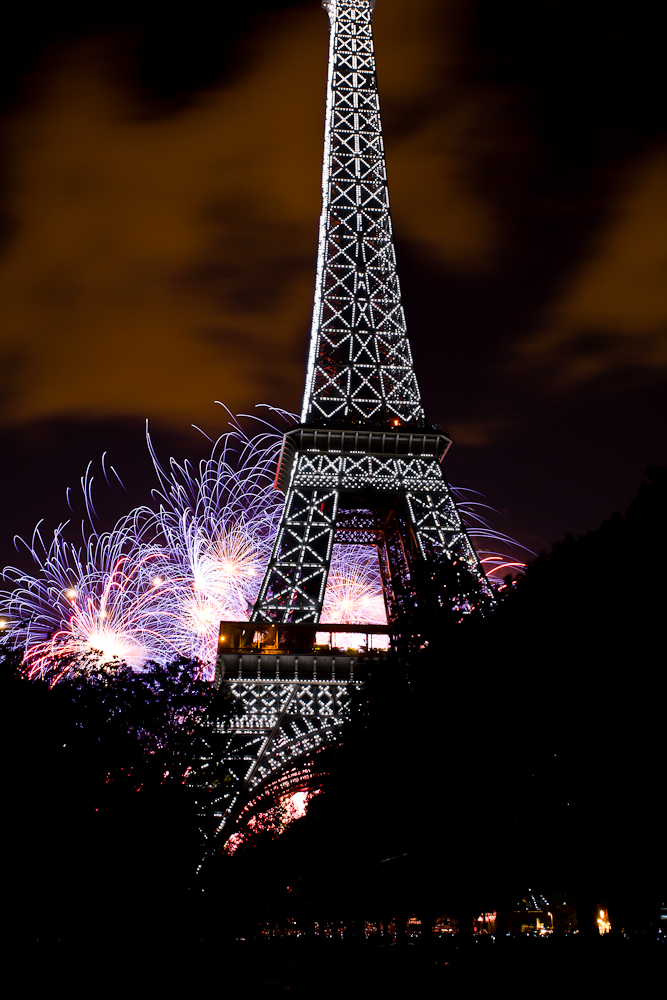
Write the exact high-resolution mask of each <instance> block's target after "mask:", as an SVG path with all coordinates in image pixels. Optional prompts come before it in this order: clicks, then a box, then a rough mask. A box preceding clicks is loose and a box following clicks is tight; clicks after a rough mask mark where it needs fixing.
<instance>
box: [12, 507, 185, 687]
mask: <svg viewBox="0 0 667 1000" xmlns="http://www.w3.org/2000/svg"><path fill="white" fill-rule="evenodd" d="M66 526H67V525H66V524H62V525H60V526H59V527H58V528H57V529H56V531H55V532H54V535H53V539H52V541H51V542H50V544H49V545H46V543H45V542H44V540H43V538H42V535H41V533H40V530H39V525H38V526H37V528H36V529H35V531H34V533H33V536H32V539H31V542H30V543H27V542H23V540H22V539H20V540H19V542H21V543H22V544H23V545H24V546H25V547H26V548H27V550H28V553H29V555H30V556H31V558H32V560H33V563H34V564H35V565H36V567H37V574H36V575H31V574H27V573H23V572H22V571H21V570H18V569H15V568H14V567H7V568H6V569H5V571H4V574H3V576H4V578H5V580H8V581H10V582H12V583H13V584H14V587H13V589H12V590H11V591H9V592H8V593H5V594H3V595H2V596H3V597H4V598H5V600H4V602H3V603H4V605H5V607H6V608H7V611H8V616H7V617H8V619H9V622H10V624H11V626H12V628H11V632H10V633H9V635H8V639H9V642H10V645H11V646H12V647H14V648H20V649H22V650H23V651H25V656H24V665H25V667H26V668H27V671H28V673H29V675H30V676H37V675H40V676H45V675H47V674H49V675H51V676H53V678H54V680H57V679H59V677H60V676H61V675H62V672H66V670H67V665H68V663H71V661H72V658H74V657H77V656H81V655H86V654H91V653H94V652H97V653H98V654H99V662H112V661H114V660H118V661H124V662H126V663H127V664H129V665H130V666H133V667H139V666H141V665H142V664H143V663H145V662H146V660H149V659H153V660H163V659H164V658H165V656H166V655H169V652H168V651H167V650H166V649H165V645H164V642H163V640H162V637H161V635H160V630H159V610H158V608H157V606H156V602H155V593H154V588H152V587H151V586H150V585H149V586H146V578H147V577H148V576H149V575H150V564H151V561H152V553H151V552H150V550H149V549H148V548H147V547H145V548H144V549H143V550H142V551H141V552H139V551H137V549H136V545H135V544H134V539H133V537H132V533H131V531H129V530H128V524H127V522H126V521H121V522H119V523H118V524H117V525H116V526H115V528H114V529H113V531H110V532H107V533H104V534H101V535H98V534H96V533H94V532H93V531H89V532H88V531H86V529H85V528H84V537H83V544H82V545H80V546H76V545H72V544H71V543H70V542H68V541H67V540H66V539H65V537H64V534H63V532H64V529H65V528H66ZM170 652H171V657H172V658H173V655H174V654H173V651H170Z"/></svg>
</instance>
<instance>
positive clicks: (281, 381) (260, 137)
mask: <svg viewBox="0 0 667 1000" xmlns="http://www.w3.org/2000/svg"><path fill="white" fill-rule="evenodd" d="M422 8H423V9H421V8H420V13H419V17H415V16H414V11H411V10H410V7H409V5H406V4H405V3H402V2H399V0H384V3H383V6H382V11H381V13H378V15H377V17H376V22H377V49H378V62H379V67H380V70H379V76H380V83H381V87H382V91H383V102H384V106H385V109H386V108H387V107H389V108H391V107H392V103H393V102H395V107H394V110H393V111H390V112H389V115H388V117H389V119H390V121H391V122H393V124H392V125H391V127H390V129H389V130H388V135H389V140H388V159H389V172H390V183H391V185H392V191H393V193H394V196H395V197H394V212H395V227H396V229H397V230H399V231H400V233H401V236H402V238H404V239H407V240H411V241H413V242H415V243H418V244H419V245H420V246H421V247H422V248H423V251H424V252H425V253H427V254H430V255H432V256H434V257H435V258H437V259H439V260H441V261H444V262H448V263H450V264H454V265H456V266H459V267H477V266H478V265H479V262H480V261H481V260H483V259H484V258H485V255H486V254H487V253H488V250H489V247H490V245H491V244H492V242H493V225H492V223H491V221H490V215H489V213H488V211H487V210H486V208H485V206H484V205H483V204H482V203H481V202H480V201H479V199H478V198H477V197H476V196H475V195H474V194H473V193H472V192H471V191H470V190H469V189H468V187H467V185H466V182H465V176H466V158H465V155H464V153H463V147H464V145H465V143H464V141H463V135H464V133H465V130H466V128H467V123H468V122H469V120H470V114H469V112H468V110H466V108H465V107H463V106H461V105H460V104H457V102H456V101H453V102H452V103H451V106H448V108H449V109H448V110H446V111H443V110H442V107H441V105H440V104H439V103H438V101H437V100H435V97H434V96H433V95H434V94H435V92H436V90H437V87H438V86H439V85H440V84H439V83H438V81H439V80H440V79H441V76H442V73H443V72H444V73H445V75H446V73H447V59H448V58H449V56H448V55H447V52H443V51H442V50H441V48H440V47H439V45H438V40H437V38H431V34H432V27H433V25H432V22H433V23H434V19H435V18H436V15H437V13H438V8H439V4H438V3H436V2H435V0H425V3H424V4H423V5H422ZM258 23H259V28H258V30H257V31H256V32H255V34H254V35H253V36H252V39H251V43H250V44H251V48H250V50H249V51H247V52H245V53H244V62H243V67H244V68H243V70H242V71H239V72H238V73H237V75H236V77H235V78H234V79H233V80H232V82H231V83H229V84H227V85H225V86H223V85H220V86H219V87H217V88H211V89H209V90H208V91H206V92H203V93H201V94H200V95H199V97H198V99H197V100H196V101H195V102H194V103H192V104H191V105H190V106H188V107H185V108H181V109H180V110H179V111H177V112H175V113H173V114H171V115H170V116H169V117H148V116H147V115H146V114H145V113H144V110H145V109H144V108H143V107H142V105H141V103H140V101H139V99H138V98H137V97H136V95H135V94H134V93H132V92H131V91H130V89H129V88H128V87H127V85H126V83H125V82H124V81H123V79H122V72H120V70H119V67H121V68H122V65H123V62H124V60H125V59H126V50H127V47H128V46H129V45H130V41H129V40H128V39H125V38H122V37H120V38H116V39H114V40H109V39H108V38H107V39H103V38H88V39H84V40H82V41H79V42H77V43H73V44H70V45H67V46H61V47H56V48H53V49H52V50H51V51H50V53H49V55H48V61H47V62H46V63H45V64H44V65H43V66H42V67H41V70H40V74H39V77H36V78H35V79H33V80H32V81H31V82H30V93H29V95H28V96H27V97H26V98H25V100H24V104H23V106H22V110H21V112H20V114H19V113H16V115H15V118H14V119H13V120H12V121H10V122H9V124H8V126H7V132H8V135H9V151H10V175H11V190H10V199H9V204H8V212H9V216H10V218H11V222H12V230H11V238H10V239H9V241H8V243H7V245H6V248H5V252H4V256H3V257H2V258H0V297H1V299H2V301H3V313H2V318H1V319H0V356H1V357H2V366H1V371H2V374H1V375H0V378H2V379H3V380H4V385H3V389H4V392H3V399H4V403H3V410H2V413H1V414H0V416H1V417H2V419H3V420H4V421H5V423H17V422H24V421H30V420H36V419H44V418H47V419H48V418H53V417H61V416H82V417H105V416H142V417H144V416H145V417H149V418H150V419H151V421H152V422H158V423H160V422H162V423H163V424H168V425H171V426H174V427H179V428H180V427H183V426H184V425H186V424H189V423H190V422H191V421H195V422H197V421H201V420H205V419H206V417H207V415H208V414H210V412H211V403H212V401H213V400H214V399H221V400H223V401H224V402H225V403H226V404H227V405H229V406H230V408H231V409H232V410H236V409H238V408H243V407H244V406H247V405H250V404H252V403H254V402H257V401H265V402H272V403H278V404H282V405H287V406H292V407H296V406H298V404H299V397H300V392H301V386H302V383H303V366H304V358H305V350H306V339H307V335H308V326H309V316H310V309H311V302H312V288H313V279H314V264H315V250H316V238H317V219H318V213H319V203H320V189H319V181H320V169H321V143H322V124H323V111H324V88H325V72H326V53H327V26H326V18H325V16H324V14H323V13H322V11H321V10H320V9H319V7H318V6H317V5H314V6H313V9H312V10H311V9H310V8H303V9H299V10H291V11H290V10H287V11H282V12H274V13H273V14H268V15H264V19H263V20H261V21H260V22H258ZM436 34H437V33H436ZM420 53H421V55H420ZM443 60H444V62H443ZM443 67H444V68H443ZM399 99H400V101H401V102H402V104H401V106H400V107H399V106H398V104H399ZM417 107H421V108H422V109H425V110H423V111H422V113H421V114H420V115H416V114H414V109H415V108H417ZM403 112H405V113H406V114H407V119H409V127H406V128H404V129H402V128H401V127H399V124H400V123H399V124H397V123H398V118H400V117H401V115H402V114H403ZM443 136H446V138H443Z"/></svg>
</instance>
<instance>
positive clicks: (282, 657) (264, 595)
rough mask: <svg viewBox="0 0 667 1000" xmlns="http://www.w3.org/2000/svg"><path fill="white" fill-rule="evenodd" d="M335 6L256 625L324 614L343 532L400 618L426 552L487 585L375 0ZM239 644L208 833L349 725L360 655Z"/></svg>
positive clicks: (210, 838)
mask: <svg viewBox="0 0 667 1000" xmlns="http://www.w3.org/2000/svg"><path fill="white" fill-rule="evenodd" d="M323 6H324V7H325V8H326V10H327V12H328V14H329V20H330V27H331V34H330V48H329V74H328V85H327V108H326V124H325V132H324V167H323V175H322V215H321V219H320V232H319V248H318V258H317V278H316V284H315V302H314V308H313V323H312V331H311V336H310V346H309V353H308V368H307V372H306V385H305V391H304V396H303V408H302V412H301V423H300V425H299V426H298V427H296V428H294V429H293V430H291V431H288V432H287V433H286V434H285V437H284V440H283V446H282V452H281V456H280V462H279V466H278V472H277V476H276V485H277V487H278V488H279V489H281V490H283V492H284V493H285V506H284V510H283V514H282V519H281V523H280V527H279V530H278V534H277V538H276V543H275V546H274V549H273V553H272V555H271V560H270V562H269V566H268V568H267V571H266V574H265V577H264V580H263V582H262V586H261V589H260V592H259V596H258V598H257V602H256V604H255V608H254V611H253V614H252V617H251V621H253V622H255V623H282V624H286V625H287V624H290V625H309V624H310V625H316V624H317V623H318V622H319V619H320V613H321V611H322V603H323V600H324V592H325V588H326V583H327V575H328V572H329V563H330V559H331V550H332V546H333V544H334V542H343V543H346V542H347V543H353V544H370V545H376V546H377V551H378V557H379V564H380V572H381V576H382V582H383V589H384V596H385V603H386V606H387V615H388V620H389V621H390V622H395V621H396V619H397V618H398V617H399V614H400V612H401V608H402V605H403V604H404V602H407V603H408V604H412V605H413V606H414V604H415V602H416V601H417V600H418V595H417V594H415V593H414V591H413V589H412V583H411V581H412V567H413V566H414V565H415V563H416V562H417V561H418V560H425V559H429V558H434V557H437V556H439V555H445V556H446V557H448V558H450V559H451V560H452V561H454V560H456V561H458V562H461V563H462V564H464V565H465V566H466V567H467V568H468V570H469V572H470V573H471V574H472V578H473V581H476V585H477V587H478V588H479V591H480V592H483V593H486V594H489V593H490V588H489V584H488V583H487V580H486V577H485V575H484V572H483V570H482V568H481V566H480V563H479V560H478V558H477V554H476V552H475V550H474V548H473V546H472V544H471V542H470V539H469V538H468V535H467V533H466V530H465V528H464V526H463V523H462V521H461V517H460V515H459V512H458V510H457V508H456V505H455V503H454V500H453V499H452V495H451V492H450V490H449V487H448V485H447V482H446V480H445V477H444V475H443V472H442V468H441V464H440V463H441V461H442V458H443V456H444V454H445V452H446V451H447V448H448V447H449V444H450V441H449V439H448V438H447V437H445V436H444V435H443V434H441V433H440V432H439V431H437V430H433V429H429V427H428V426H427V424H426V422H425V419H424V413H423V409H422V403H421V397H420V393H419V388H418V385H417V378H416V376H415V371H414V367H413V363H412V355H411V352H410V345H409V343H408V338H407V334H406V329H405V318H404V316H403V308H402V306H401V296H400V287H399V282H398V275H397V273H396V257H395V253H394V244H393V239H392V229H391V218H390V214H389V194H388V190H387V172H386V167H385V158H384V145H383V141H382V126H381V121H380V104H379V99H378V92H377V84H376V80H375V57H374V53H373V35H372V26H371V17H372V12H373V7H374V0H324V2H323ZM229 624H230V625H232V628H236V627H237V626H239V627H240V625H241V623H236V624H235V625H234V624H233V623H229ZM350 628H354V626H350ZM274 631H276V632H278V631H279V630H277V629H276V630H274ZM293 631H295V632H296V631H298V630H293ZM303 631H304V632H308V631H309V630H307V629H305V630H303ZM312 631H313V633H314V630H312ZM223 632H224V630H223ZM248 633H249V635H252V634H253V630H252V629H248ZM229 634H230V636H231V632H230V633H229ZM275 641H276V645H280V643H279V641H278V639H277V638H276V640H275ZM236 646H237V648H236V650H235V652H233V653H232V652H230V653H227V652H225V651H224V650H225V649H228V648H229V645H227V646H222V645H221V647H220V648H221V652H220V655H219V656H218V665H217V671H216V684H217V685H218V686H220V685H222V691H223V692H224V694H225V695H226V696H228V697H229V698H230V699H231V700H232V701H233V702H234V704H235V705H236V707H237V709H238V711H237V713H236V714H235V715H233V716H229V717H222V718H219V719H217V718H216V717H213V716H212V717H210V718H208V719H205V720H204V721H203V723H202V726H201V727H200V730H199V733H200V752H199V764H198V767H197V769H196V775H195V777H194V779H193V780H194V781H195V784H196V785H197V787H198V789H199V792H198V802H199V805H200V815H201V820H202V824H201V827H202V834H203V836H204V838H205V840H206V841H207V842H208V843H209V845H210V844H211V843H216V842H219V839H225V838H226V837H228V836H229V835H230V833H231V832H232V830H233V829H234V824H235V823H236V822H237V821H238V822H239V823H241V824H242V823H243V815H244V810H245V813H246V815H247V813H248V810H249V809H252V808H255V807H256V805H257V801H258V798H257V797H258V796H262V795H265V794H270V793H271V792H272V790H273V793H275V794H276V795H278V794H282V793H284V792H285V790H286V789H289V788H292V789H296V788H297V787H303V784H301V785H300V784H299V783H300V782H303V781H304V780H305V778H304V775H305V777H306V778H307V772H308V768H309V766H310V765H309V764H308V763H307V762H308V758H309V755H310V757H311V760H312V759H313V758H312V755H313V754H315V753H316V752H317V751H318V749H320V748H321V747H323V746H325V745H326V744H327V743H332V742H337V741H338V740H339V739H340V733H341V727H342V724H343V721H344V719H345V714H346V711H347V708H348V705H349V701H350V696H351V693H352V688H353V686H354V685H355V683H357V682H356V681H355V679H354V670H355V664H356V659H357V658H356V657H352V656H346V655H339V654H338V653H336V655H329V656H324V655H323V656H320V655H319V654H313V653H312V652H310V653H307V652H306V653H305V654H304V653H302V652H297V651H296V650H294V649H292V650H291V651H289V650H287V651H286V652H281V653H275V654H270V653H269V655H265V653H263V652H262V651H261V649H260V650H258V651H257V652H255V653H253V652H252V651H251V647H245V646H243V644H241V645H240V646H239V645H238V643H236Z"/></svg>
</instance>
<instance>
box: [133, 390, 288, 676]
mask: <svg viewBox="0 0 667 1000" xmlns="http://www.w3.org/2000/svg"><path fill="white" fill-rule="evenodd" d="M272 412H273V413H274V415H277V416H279V417H280V418H282V419H283V420H284V421H286V422H289V423H292V422H293V420H294V418H293V417H292V415H291V414H288V413H286V412H285V411H277V410H272ZM255 419H257V418H255ZM262 424H264V429H263V430H261V431H260V432H259V433H257V434H255V435H254V436H252V437H250V436H249V435H248V434H247V433H246V432H245V431H244V430H243V429H242V427H241V425H240V424H239V423H238V421H237V420H236V419H235V418H233V427H232V430H231V431H229V432H228V433H226V434H224V435H222V436H221V437H220V438H218V440H217V441H216V442H214V445H213V450H212V452H211V456H210V458H208V459H205V460H203V461H202V462H200V464H199V467H198V469H197V470H196V471H195V470H194V469H193V467H192V466H191V465H190V463H189V462H184V463H183V464H179V463H178V462H176V461H175V460H173V459H172V460H171V462H170V465H169V471H166V470H165V469H164V468H163V467H162V466H161V465H160V462H159V460H158V459H157V456H156V454H155V452H154V450H153V447H152V444H151V442H150V438H149V449H150V452H151V456H152V459H153V464H154V466H155V471H156V473H157V476H158V479H159V483H160V486H159V489H157V490H155V491H154V494H153V496H154V499H155V500H156V501H157V503H158V505H159V506H158V508H157V510H156V511H153V510H150V509H148V508H140V509H139V510H138V511H137V512H136V513H135V515H134V516H135V520H136V522H137V525H138V526H139V525H140V527H138V529H137V532H136V534H137V537H142V536H143V537H145V536H146V535H149V536H151V537H152V538H153V540H154V541H153V544H157V547H158V555H157V556H156V558H155V561H154V563H153V568H154V571H155V575H156V578H157V579H158V580H159V581H160V584H159V588H158V590H159V600H160V604H161V628H162V632H163V635H164V636H165V638H166V639H167V641H168V642H169V644H170V645H171V646H172V647H173V648H175V649H177V650H178V651H179V653H180V654H181V655H183V656H187V657H189V658H194V659H198V660H200V661H201V662H202V663H206V664H212V663H213V661H214V660H215V654H216V649H217V642H218V631H219V626H220V622H221V621H222V620H226V621H245V620H247V619H248V618H249V616H250V612H251V611H252V608H253V605H254V603H255V599H256V597H257V592H258V590H259V587H260V584H261V582H262V577H263V574H264V569H265V567H266V565H267V563H268V560H269V555H270V553H271V547H272V545H273V541H274V538H275V534H276V531H277V529H278V522H279V519H280V514H281V511H282V506H283V499H284V498H283V497H282V495H281V494H280V493H279V492H278V491H277V490H276V489H275V488H274V485H273V483H274V478H275V469H276V463H277V459H278V454H279V451H280V446H281V444H282V433H280V432H278V431H276V430H275V428H273V427H272V426H271V425H269V424H266V423H264V422H263V421H262Z"/></svg>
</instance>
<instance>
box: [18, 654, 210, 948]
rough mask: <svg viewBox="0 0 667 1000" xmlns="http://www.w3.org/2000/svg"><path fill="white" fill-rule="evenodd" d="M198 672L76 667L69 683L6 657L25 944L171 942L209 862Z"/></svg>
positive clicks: (184, 667) (177, 665)
mask: <svg viewBox="0 0 667 1000" xmlns="http://www.w3.org/2000/svg"><path fill="white" fill-rule="evenodd" d="M198 669H199V668H198V665H197V664H194V663H190V662H188V661H183V660H179V661H176V662H174V663H173V664H170V665H168V666H167V667H160V666H157V665H150V666H149V668H148V669H147V670H146V671H145V672H144V673H140V674H138V673H134V672H133V671H132V670H130V669H129V668H127V667H126V666H124V665H122V664H118V665H115V666H106V667H99V666H96V665H95V664H94V663H93V662H90V660H88V661H87V660H86V659H85V658H84V659H82V660H79V661H73V662H72V663H71V664H70V670H69V672H68V676H67V678H66V679H65V680H63V681H61V682H60V683H58V684H56V685H55V686H53V687H49V685H48V684H47V683H46V682H43V681H39V680H27V679H26V678H25V677H23V676H22V674H21V671H20V665H19V663H18V658H17V656H16V654H14V653H8V652H6V653H5V654H4V656H3V662H2V671H1V673H0V677H1V683H2V687H3V691H2V694H3V705H4V708H5V719H4V724H3V733H4V737H5V740H6V746H5V761H6V762H7V764H8V765H9V766H8V767H7V768H6V771H5V777H4V781H3V793H4V794H3V799H4V802H3V805H4V807H5V814H6V815H7V817H8V821H7V824H6V826H7V828H8V830H9V842H8V845H7V850H8V857H10V858H11V859H12V863H11V868H10V871H9V877H8V879H7V880H6V886H5V888H6V890H7V905H8V907H9V909H10V911H11V912H12V914H13V920H12V927H11V930H10V934H11V935H16V937H17V939H18V940H20V941H23V942H25V941H36V940H37V939H39V940H40V941H42V942H44V941H47V942H48V941H51V942H55V941H62V942H69V943H70V944H72V943H74V942H76V943H78V944H80V945H84V944H85V945H86V946H89V945H91V944H92V943H93V942H94V941H98V942H100V941H102V940H105V941H108V942H110V941H112V940H122V939H131V938H133V937H136V936H137V935H141V936H142V937H143V938H144V939H145V940H149V939H152V938H153V937H154V935H156V934H157V935H159V934H163V933H165V929H166V927H168V925H169V920H170V918H169V914H170V913H171V912H172V911H173V907H174V906H176V905H177V904H178V903H179V902H180V905H181V908H182V906H183V898H184V897H185V895H186V894H187V886H188V884H189V881H190V879H191V875H192V871H193V870H194V867H195V865H196V862H197V860H198V848H199V845H198V839H197V836H196V829H197V827H196V818H195V815H194V803H193V801H192V798H191V794H190V792H189V790H188V788H187V786H186V784H185V781H184V775H185V772H186V769H187V767H188V766H189V762H190V760H191V741H192V739H193V730H194V728H195V724H196V720H197V718H198V717H199V715H200V713H201V712H202V711H203V710H204V707H205V705H206V704H207V702H208V699H209V695H210V685H208V684H206V683H205V682H203V681H201V680H199V679H198Z"/></svg>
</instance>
